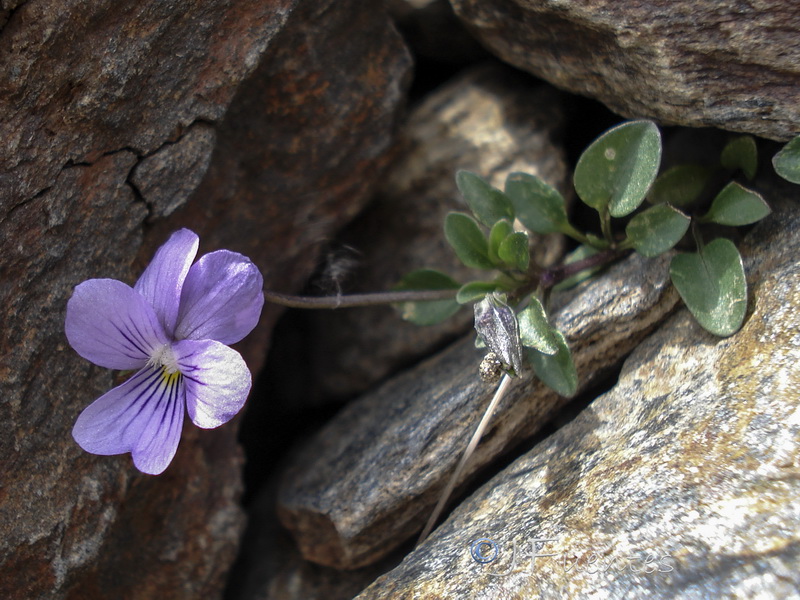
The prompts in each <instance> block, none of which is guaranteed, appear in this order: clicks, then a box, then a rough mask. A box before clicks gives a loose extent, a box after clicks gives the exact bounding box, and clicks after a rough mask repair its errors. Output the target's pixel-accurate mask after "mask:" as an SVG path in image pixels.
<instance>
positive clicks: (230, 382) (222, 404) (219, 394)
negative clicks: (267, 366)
mask: <svg viewBox="0 0 800 600" xmlns="http://www.w3.org/2000/svg"><path fill="white" fill-rule="evenodd" d="M173 350H174V352H175V357H176V358H177V360H178V367H179V368H180V371H181V373H182V374H183V380H184V384H185V388H186V409H187V410H188V412H189V418H190V419H192V421H193V422H194V424H195V425H197V426H198V427H202V428H204V429H212V428H214V427H219V426H220V425H222V424H223V423H226V422H228V421H229V420H231V419H232V418H233V417H234V415H236V413H238V412H239V411H240V410H241V409H242V406H244V402H245V400H247V394H249V393H250V386H251V383H252V379H251V376H250V370H249V369H248V368H247V365H246V364H245V362H244V359H243V358H242V357H241V355H240V354H239V353H238V352H236V350H233V349H231V348H228V347H227V346H226V345H225V344H222V343H220V342H215V341H213V340H183V341H180V342H177V343H176V344H175V345H174V346H173Z"/></svg>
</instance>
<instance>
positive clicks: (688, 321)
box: [358, 187, 800, 600]
mask: <svg viewBox="0 0 800 600" xmlns="http://www.w3.org/2000/svg"><path fill="white" fill-rule="evenodd" d="M788 193H791V194H792V196H788ZM783 194H784V195H786V196H787V197H789V198H793V197H794V195H796V193H795V192H793V191H788V192H787V190H786V188H785V187H784V190H783ZM768 197H770V198H774V197H775V196H773V195H771V194H770V195H768ZM792 204H794V205H793V206H791V205H789V208H788V209H787V208H786V206H784V209H783V210H782V211H777V212H776V214H774V215H773V216H771V217H769V219H768V220H765V221H764V222H763V223H761V224H759V225H758V226H757V227H756V228H755V229H754V230H753V231H752V233H751V235H750V236H749V237H748V239H747V241H746V243H745V244H744V245H743V246H742V247H741V249H742V252H743V254H744V256H745V264H746V270H747V275H748V281H749V284H750V289H751V296H750V308H751V310H750V312H749V314H748V317H747V319H746V321H745V324H744V327H743V328H742V329H741V331H740V332H739V333H737V334H735V335H734V336H732V337H730V338H727V339H720V338H716V337H714V336H712V335H711V334H709V333H707V332H705V331H704V330H702V329H701V328H700V327H699V326H698V325H697V324H696V323H695V322H694V320H693V319H692V318H691V317H690V315H689V314H688V311H687V310H685V309H683V310H681V311H679V312H678V313H677V314H676V315H675V316H674V317H673V318H672V319H670V320H669V321H668V322H667V323H666V324H665V325H664V326H662V327H661V328H660V329H659V330H658V331H657V332H656V333H655V334H653V335H652V336H651V337H650V338H649V339H647V340H646V341H645V342H644V343H642V344H641V345H640V346H639V347H638V348H637V349H636V350H635V351H634V353H633V354H632V355H631V356H630V357H629V358H628V360H627V361H626V363H625V366H624V368H623V371H622V374H621V376H620V379H619V382H618V383H617V385H616V386H615V387H614V388H613V389H612V390H611V391H610V392H608V393H607V394H605V395H603V396H601V397H600V398H598V399H597V400H595V401H594V402H593V403H592V404H591V405H590V406H589V407H588V408H586V409H585V410H584V411H583V412H582V413H581V414H580V415H579V416H578V417H577V418H576V419H575V420H574V421H573V422H571V423H570V424H568V425H567V426H565V427H564V428H562V429H560V430H559V431H558V432H557V433H555V434H554V435H552V436H551V437H549V438H548V439H547V440H545V441H544V442H542V443H541V444H539V445H537V446H536V447H534V448H533V449H532V450H531V451H530V452H528V453H527V454H525V455H524V456H522V457H521V458H519V459H518V460H516V461H515V462H514V463H513V464H511V465H510V466H509V467H508V468H507V469H505V470H504V471H503V472H502V473H501V474H499V475H497V476H496V477H494V478H493V479H492V480H490V481H489V482H488V483H487V484H485V485H484V486H483V487H482V488H480V489H479V490H478V491H476V492H475V493H474V494H473V495H472V497H470V498H469V499H468V500H467V501H466V502H464V503H463V504H462V505H461V506H460V507H459V508H458V509H456V510H455V511H454V512H453V514H452V515H451V517H450V518H449V519H448V520H447V521H446V522H445V523H444V524H443V525H442V526H440V527H439V529H438V530H436V531H435V532H434V534H433V535H432V536H431V537H430V538H429V539H428V541H427V542H426V543H425V544H423V545H422V546H420V547H419V548H417V549H416V550H415V551H414V552H413V553H411V554H410V555H409V556H408V557H407V558H406V560H405V561H404V562H403V563H402V564H401V565H400V566H399V567H398V568H397V569H395V570H394V571H392V572H391V573H388V574H387V575H386V576H384V577H382V578H381V579H379V580H378V581H376V582H375V583H374V584H373V585H372V586H370V587H369V588H368V589H367V590H365V591H364V593H363V594H361V595H360V596H359V597H358V598H359V599H360V600H378V599H382V598H392V599H394V598H411V597H414V598H434V597H435V598H461V597H467V595H469V594H473V593H475V592H476V591H477V590H479V591H480V592H479V595H480V597H486V598H563V597H576V598H577V597H589V596H597V597H612V598H618V597H623V596H624V597H625V598H633V599H638V598H642V599H644V598H653V597H669V598H689V597H698V596H702V597H709V598H722V597H732V598H733V597H735V598H755V597H759V598H790V597H795V596H796V595H797V589H798V579H797V568H796V566H797V561H798V553H797V548H798V547H800V534H799V533H798V529H797V522H798V519H799V518H800V512H799V509H800V506H799V505H798V503H797V496H798V493H800V478H798V473H800V460H799V459H798V456H800V420H798V415H800V395H798V393H797V389H798V383H800V370H799V369H798V361H799V360H800V341H799V340H798V333H797V332H798V328H799V327H800V317H799V316H798V315H800V310H798V309H799V308H800V285H799V284H800V265H798V262H797V253H798V250H800V239H799V238H798V236H797V230H798V227H800V211H798V210H797V205H796V202H793V201H792ZM481 540H483V541H481Z"/></svg>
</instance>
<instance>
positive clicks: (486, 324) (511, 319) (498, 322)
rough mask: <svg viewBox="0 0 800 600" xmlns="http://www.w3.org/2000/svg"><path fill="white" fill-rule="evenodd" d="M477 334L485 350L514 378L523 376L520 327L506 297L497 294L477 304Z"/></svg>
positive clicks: (487, 296)
mask: <svg viewBox="0 0 800 600" xmlns="http://www.w3.org/2000/svg"><path fill="white" fill-rule="evenodd" d="M475 330H476V331H477V332H478V335H480V336H481V338H483V341H484V342H485V343H486V347H487V348H489V350H491V351H492V352H493V353H494V354H495V355H497V358H498V359H500V360H501V361H502V362H503V364H504V365H506V366H507V367H508V368H509V370H510V371H511V375H518V374H519V373H520V372H522V365H523V362H522V344H521V342H520V339H519V325H518V324H517V317H516V315H515V314H514V311H513V310H511V307H509V306H508V304H506V302H505V297H504V296H502V295H500V294H497V293H496V292H495V293H491V294H487V295H486V297H485V298H484V299H483V300H481V301H480V302H476V303H475Z"/></svg>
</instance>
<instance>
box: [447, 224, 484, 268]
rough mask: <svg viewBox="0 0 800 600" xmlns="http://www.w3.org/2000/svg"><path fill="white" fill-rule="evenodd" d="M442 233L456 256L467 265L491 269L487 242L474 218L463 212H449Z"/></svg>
mask: <svg viewBox="0 0 800 600" xmlns="http://www.w3.org/2000/svg"><path fill="white" fill-rule="evenodd" d="M444 235H445V237H446V238H447V241H448V242H450V245H451V246H452V247H453V250H455V251H456V256H458V258H459V259H461V262H463V263H464V264H465V265H467V266H468V267H473V268H476V269H493V268H494V264H492V261H491V260H490V259H489V243H488V242H487V240H486V236H485V235H483V232H482V231H481V228H480V227H479V226H478V224H477V223H476V222H475V219H473V218H472V217H470V216H469V215H465V214H463V213H457V212H451V213H450V214H448V215H447V217H445V220H444Z"/></svg>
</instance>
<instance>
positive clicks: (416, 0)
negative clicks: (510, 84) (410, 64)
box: [386, 0, 489, 65]
mask: <svg viewBox="0 0 800 600" xmlns="http://www.w3.org/2000/svg"><path fill="white" fill-rule="evenodd" d="M386 7H387V9H388V10H389V13H390V14H391V15H392V17H393V18H394V19H395V21H396V22H397V26H398V28H399V29H400V31H401V32H402V34H403V36H404V37H405V39H406V41H407V42H408V45H409V47H410V48H411V49H412V50H413V51H414V53H415V54H416V55H417V56H419V57H420V58H421V59H423V60H429V61H432V62H434V63H444V64H451V65H469V64H474V63H476V62H477V61H479V60H484V59H486V58H487V57H488V56H489V54H488V53H487V52H486V50H484V49H483V48H482V47H481V45H480V44H479V43H478V42H477V40H475V38H474V37H473V36H471V35H470V34H469V32H467V30H466V29H465V28H464V25H463V24H462V23H461V21H459V20H458V18H457V17H456V15H455V13H454V12H453V7H452V6H450V3H449V2H448V1H447V0H387V1H386Z"/></svg>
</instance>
